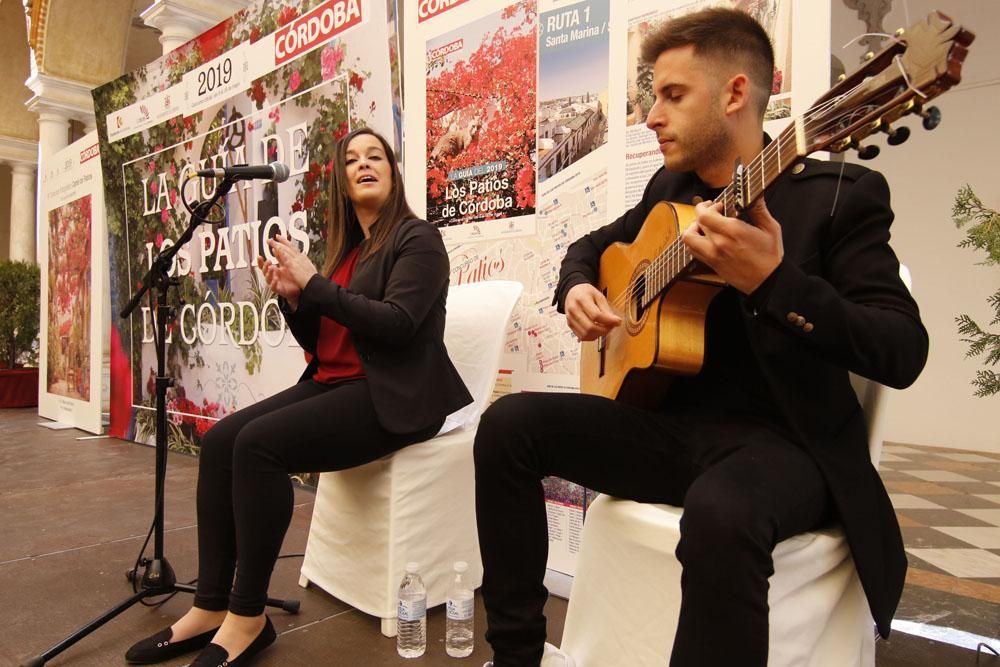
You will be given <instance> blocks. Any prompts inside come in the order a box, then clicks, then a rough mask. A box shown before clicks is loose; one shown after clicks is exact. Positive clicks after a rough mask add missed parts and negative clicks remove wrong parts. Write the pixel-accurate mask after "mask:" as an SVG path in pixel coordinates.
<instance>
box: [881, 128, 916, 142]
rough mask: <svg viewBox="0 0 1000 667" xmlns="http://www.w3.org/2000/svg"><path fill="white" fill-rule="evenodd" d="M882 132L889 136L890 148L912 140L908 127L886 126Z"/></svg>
mask: <svg viewBox="0 0 1000 667" xmlns="http://www.w3.org/2000/svg"><path fill="white" fill-rule="evenodd" d="M882 131H883V132H885V133H886V135H888V137H889V138H888V140H887V141H888V142H889V145H890V146H898V145H900V144H901V143H903V142H904V141H906V140H907V139H909V138H910V128H908V127H892V126H891V125H886V126H885V127H884V128H882Z"/></svg>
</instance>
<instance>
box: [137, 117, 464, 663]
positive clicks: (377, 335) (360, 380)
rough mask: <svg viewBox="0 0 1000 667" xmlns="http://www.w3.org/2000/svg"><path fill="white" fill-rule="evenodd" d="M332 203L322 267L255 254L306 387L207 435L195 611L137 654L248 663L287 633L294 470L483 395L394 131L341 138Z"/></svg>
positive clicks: (281, 243) (286, 249) (417, 430)
mask: <svg viewBox="0 0 1000 667" xmlns="http://www.w3.org/2000/svg"><path fill="white" fill-rule="evenodd" d="M330 200H331V202H332V203H331V211H330V219H329V227H328V231H327V245H326V263H325V265H324V267H323V271H322V272H321V273H319V272H317V271H316V268H315V267H314V266H313V264H312V262H311V261H310V260H309V259H308V258H307V257H306V256H305V255H304V254H302V253H301V252H300V251H299V250H298V248H297V247H296V246H295V245H294V244H292V243H291V242H290V241H289V240H288V239H287V238H283V237H280V236H279V237H276V238H275V239H272V240H270V241H268V244H269V247H270V250H271V253H272V254H273V255H274V257H275V259H276V262H277V263H276V264H275V263H271V262H268V261H266V260H264V258H259V259H258V264H259V266H260V268H261V270H262V271H263V272H264V276H265V277H266V279H267V282H268V284H269V285H270V286H271V289H272V290H274V291H275V292H276V293H277V294H278V295H279V296H280V297H281V305H282V312H283V313H284V315H285V319H286V321H287V322H288V326H289V328H290V329H291V331H292V334H293V335H294V336H295V338H296V340H298V341H299V343H300V344H301V345H302V347H303V349H305V350H306V351H308V352H309V353H310V355H311V356H312V361H311V362H310V363H309V366H308V367H307V368H306V370H305V372H304V373H303V375H302V377H301V378H300V380H299V383H298V384H296V385H294V386H293V387H290V388H289V389H286V390H284V391H282V392H280V393H278V394H276V395H274V396H271V397H270V398H267V399H264V400H262V401H260V402H259V403H256V404H254V405H251V406H249V407H247V408H244V409H243V410H240V411H238V412H236V413H234V414H232V415H229V416H227V417H226V418H224V419H222V420H221V421H219V422H218V423H217V424H215V426H213V427H212V428H211V429H210V430H209V431H208V433H206V435H205V438H204V440H203V442H202V449H201V458H200V461H199V476H198V498H197V500H198V550H199V559H198V586H197V592H196V593H195V596H194V603H193V606H192V607H191V609H190V610H189V611H188V612H187V613H186V614H185V615H184V616H182V617H181V618H180V619H179V620H178V621H177V622H176V623H174V624H173V625H172V626H171V627H169V628H165V629H163V630H161V631H160V632H158V633H156V634H154V635H152V636H151V637H148V638H146V639H143V640H142V641H140V642H138V643H137V644H135V645H134V646H132V647H131V648H130V649H129V650H128V652H127V653H126V654H125V659H126V660H127V661H128V662H129V663H133V664H152V663H157V662H161V661H164V660H168V659H170V658H173V657H176V656H178V655H181V654H183V653H187V652H189V651H194V650H197V649H204V650H202V652H201V653H200V654H199V655H198V657H197V659H196V660H195V661H194V662H193V663H191V665H192V667H202V666H208V665H211V667H216V666H217V665H220V664H226V663H228V664H229V665H230V666H231V667H236V666H238V665H248V664H250V662H251V661H252V660H253V659H254V657H255V656H256V655H257V654H258V653H259V652H260V651H261V650H263V649H264V648H266V647H267V646H269V645H270V644H271V643H272V642H274V640H275V637H276V635H275V631H274V627H273V626H272V625H271V621H270V620H269V619H268V618H267V617H266V616H265V615H264V603H265V600H266V599H267V586H268V582H269V580H270V578H271V571H272V569H273V568H274V563H275V561H276V559H277V557H278V552H279V550H280V548H281V543H282V540H283V539H284V536H285V531H286V530H287V528H288V523H289V520H290V519H291V515H292V486H291V482H290V480H289V478H288V474H289V473H290V472H304V471H327V470H343V469H345V468H352V467H354V466H359V465H362V464H364V463H368V462H370V461H374V460H375V459H378V458H380V457H382V456H385V455H386V454H389V453H391V452H394V451H396V450H398V449H401V448H402V447H405V446H407V445H410V444H413V443H415V442H420V441H422V440H426V439H428V438H430V437H432V436H434V435H435V434H436V433H437V432H438V430H439V429H440V428H441V424H442V423H443V422H444V419H445V417H446V416H447V415H448V414H450V413H451V412H454V411H455V410H457V409H459V408H461V407H463V406H464V405H466V404H468V403H470V402H471V401H472V398H471V396H470V395H469V392H468V390H467V389H466V388H465V385H464V384H463V383H462V380H461V378H460V377H459V375H458V373H457V372H456V370H455V368H454V366H453V365H452V364H451V361H450V360H449V359H448V354H447V351H446V350H445V346H444V338H443V337H444V323H445V296H446V294H447V291H448V273H449V265H448V256H447V254H446V253H445V249H444V244H443V243H442V241H441V235H440V234H439V233H438V231H437V230H436V229H435V228H434V227H433V226H431V225H429V224H428V223H426V222H424V221H422V220H418V219H417V218H416V217H415V216H414V214H413V212H412V211H411V210H410V207H409V206H408V205H407V203H406V196H405V194H404V192H403V184H402V181H401V177H400V173H399V167H398V165H397V163H396V159H395V156H394V155H393V152H392V149H390V148H389V145H388V144H387V143H386V141H385V139H383V138H382V137H381V136H379V135H378V134H376V133H375V132H373V131H372V130H369V129H366V128H362V129H357V130H354V131H353V132H351V133H350V134H348V135H347V136H346V137H344V139H343V140H341V141H340V143H339V144H338V145H337V149H336V157H335V164H334V169H333V178H332V186H331V197H330ZM430 387H433V389H434V390H433V391H428V388H430ZM234 574H235V581H234Z"/></svg>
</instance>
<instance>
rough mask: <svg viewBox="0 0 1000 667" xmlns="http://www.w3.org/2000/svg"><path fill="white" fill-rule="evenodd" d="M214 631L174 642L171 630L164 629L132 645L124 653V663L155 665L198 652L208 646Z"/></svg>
mask: <svg viewBox="0 0 1000 667" xmlns="http://www.w3.org/2000/svg"><path fill="white" fill-rule="evenodd" d="M216 631H218V628H216V629H215V630H209V631H208V632H203V633H201V634H200V635H195V636H194V637H189V638H187V639H183V640H181V641H179V642H175V641H172V640H171V637H173V635H174V632H173V630H171V629H170V628H164V629H162V630H160V631H159V632H157V633H156V634H155V635H150V636H149V637H146V638H145V639H143V640H142V641H139V642H136V643H135V644H132V648H130V649H129V650H128V651H126V653H125V662H127V663H129V664H130V665H155V664H156V663H158V662H163V661H165V660H170V659H171V658H176V657H177V656H179V655H184V654H185V653H191V652H192V651H198V650H200V649H203V648H205V647H206V646H208V644H209V642H211V641H212V637H214V636H215V633H216Z"/></svg>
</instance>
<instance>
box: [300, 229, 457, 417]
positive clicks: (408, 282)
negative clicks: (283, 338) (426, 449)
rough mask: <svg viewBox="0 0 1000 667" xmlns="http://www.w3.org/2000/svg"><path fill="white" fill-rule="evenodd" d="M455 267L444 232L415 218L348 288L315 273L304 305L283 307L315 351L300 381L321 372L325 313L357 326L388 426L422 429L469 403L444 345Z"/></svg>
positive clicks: (364, 264) (360, 268)
mask: <svg viewBox="0 0 1000 667" xmlns="http://www.w3.org/2000/svg"><path fill="white" fill-rule="evenodd" d="M362 251H363V249H362ZM449 272H450V269H449V262H448V254H447V252H446V251H445V248H444V243H443V242H442V240H441V233H440V232H438V230H437V229H436V228H435V227H434V226H432V225H430V224H428V223H427V222H424V221H423V220H415V219H413V220H404V221H403V222H400V223H399V224H398V225H397V226H396V229H395V230H394V232H393V234H392V236H391V237H390V238H389V240H388V241H386V243H385V245H384V246H382V248H380V249H379V250H378V252H376V253H375V254H374V255H372V256H371V257H368V258H366V259H361V260H359V261H358V263H357V265H356V266H355V269H354V275H353V276H352V277H351V282H350V284H349V285H348V287H346V288H344V287H341V286H340V285H337V284H336V283H335V282H333V281H331V280H329V279H328V278H325V277H323V276H321V275H319V274H316V275H315V276H313V277H312V278H311V279H310V280H309V282H308V283H307V284H306V286H305V289H303V290H302V294H301V296H300V297H299V306H298V309H297V310H296V311H295V312H294V313H288V312H287V309H285V319H286V321H287V322H288V325H289V328H290V329H291V331H292V335H294V336H295V339H296V340H297V341H298V342H299V344H300V345H302V347H303V348H304V349H305V350H306V351H308V352H309V353H311V354H313V355H314V358H313V360H312V362H311V363H310V364H309V365H308V367H307V368H306V370H305V372H304V373H303V374H302V377H301V378H300V381H302V380H308V379H310V378H312V376H313V375H314V374H315V372H316V368H317V367H318V364H319V361H318V360H317V359H316V358H315V351H316V341H317V337H318V335H319V328H320V326H319V325H320V317H329V318H330V319H332V320H334V321H336V322H338V323H340V324H342V325H343V326H345V327H346V328H347V329H348V330H349V331H350V332H351V342H352V343H353V344H354V347H355V349H356V350H357V351H358V356H360V357H361V364H362V366H363V367H364V369H365V377H366V378H367V380H368V387H369V390H370V391H371V396H372V402H373V403H374V405H375V412H376V414H377V415H378V420H379V423H380V424H381V425H382V427H383V428H385V429H386V430H387V431H391V432H393V433H413V432H416V431H420V430H422V429H425V428H429V427H430V426H432V425H433V424H434V423H436V422H440V421H441V420H443V419H444V418H445V417H446V416H448V415H449V414H451V413H452V412H454V411H455V410H458V409H459V408H462V407H464V406H466V405H468V404H469V403H471V402H472V396H471V395H470V394H469V390H468V389H467V388H466V387H465V384H464V383H463V382H462V378H461V377H460V376H459V375H458V371H456V370H455V367H454V365H452V363H451V359H449V358H448V351H447V350H446V349H445V345H444V326H445V298H446V297H447V295H448V274H449Z"/></svg>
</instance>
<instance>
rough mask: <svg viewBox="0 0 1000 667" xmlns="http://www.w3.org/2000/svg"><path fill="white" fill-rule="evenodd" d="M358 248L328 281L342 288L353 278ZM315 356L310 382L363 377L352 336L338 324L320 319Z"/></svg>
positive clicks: (341, 261) (326, 382) (333, 381)
mask: <svg viewBox="0 0 1000 667" xmlns="http://www.w3.org/2000/svg"><path fill="white" fill-rule="evenodd" d="M359 250H360V246H358V247H355V248H354V250H352V251H351V252H350V253H348V255H347V256H346V257H344V259H342V260H340V264H338V265H337V268H335V269H334V270H333V275H332V276H330V280H332V281H333V282H335V283H337V284H338V285H340V286H341V287H347V286H348V285H349V284H350V282H351V276H352V275H354V267H355V265H356V264H357V263H358V254H359ZM316 356H317V357H319V368H317V369H316V374H315V375H313V379H314V380H316V381H317V382H323V383H324V384H333V383H335V382H342V381H344V380H351V379H354V378H361V377H364V376H365V369H364V367H363V366H362V365H361V358H360V357H359V356H358V351H357V350H356V349H354V343H352V342H351V332H350V331H348V330H347V327H345V326H343V325H342V324H340V323H339V322H334V321H333V320H331V319H330V318H328V317H320V318H319V340H318V341H317V342H316Z"/></svg>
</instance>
